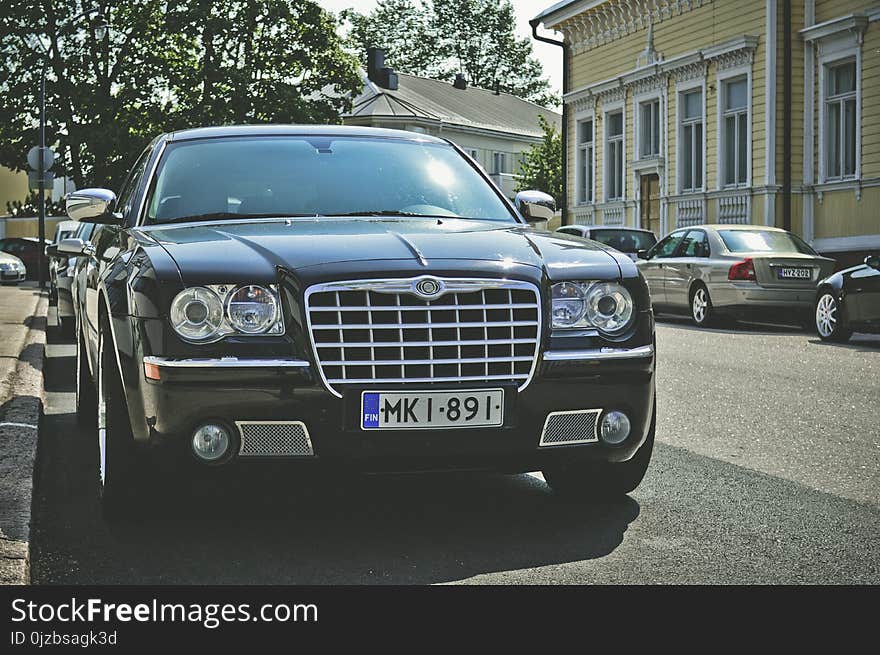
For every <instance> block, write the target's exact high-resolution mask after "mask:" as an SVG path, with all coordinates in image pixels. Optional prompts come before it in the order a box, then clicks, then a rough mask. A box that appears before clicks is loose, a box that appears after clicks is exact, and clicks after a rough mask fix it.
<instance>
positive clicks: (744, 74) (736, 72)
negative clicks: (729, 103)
mask: <svg viewBox="0 0 880 655" xmlns="http://www.w3.org/2000/svg"><path fill="white" fill-rule="evenodd" d="M738 78H745V80H746V93H747V96H746V135H747V137H748V142H747V143H746V159H747V161H746V181H745V182H740V183H738V184H725V183H724V173H725V172H726V171H725V170H724V162H725V161H726V159H725V156H724V155H725V153H724V147H725V145H726V144H725V143H724V114H725V110H724V92H725V89H724V87H725V84H727V83H728V82H736V81H738ZM715 88H716V89H717V90H718V96H717V97H718V102H717V103H716V105H717V106H718V125H717V141H716V143H717V144H718V170H717V178H718V179H717V182H716V185H717V187H718V188H719V189H743V188H747V187H750V186H752V141H754V134H753V132H752V67H751V66H738V67H736V68H731V69H728V70H724V71H721V72H719V73H718V75H717V78H716V85H715ZM703 104H704V105H705V100H704V101H703ZM704 111H705V107H704ZM703 132H704V134H705V129H704V130H703ZM703 170H704V171H705V169H703ZM703 177H705V173H704V175H703Z"/></svg>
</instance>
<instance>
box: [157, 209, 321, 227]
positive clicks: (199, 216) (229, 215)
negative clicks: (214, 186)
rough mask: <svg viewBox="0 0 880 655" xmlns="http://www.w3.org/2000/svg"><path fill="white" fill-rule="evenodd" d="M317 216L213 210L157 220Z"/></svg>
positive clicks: (163, 222) (165, 221)
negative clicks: (206, 212) (207, 212)
mask: <svg viewBox="0 0 880 655" xmlns="http://www.w3.org/2000/svg"><path fill="white" fill-rule="evenodd" d="M306 216H309V217H315V216H317V214H289V213H279V212H272V213H266V214H238V213H236V212H211V213H209V214H193V215H192V216H178V217H177V218H169V219H165V220H159V221H156V223H157V224H165V223H186V222H196V221H220V220H226V219H235V218H303V217H306Z"/></svg>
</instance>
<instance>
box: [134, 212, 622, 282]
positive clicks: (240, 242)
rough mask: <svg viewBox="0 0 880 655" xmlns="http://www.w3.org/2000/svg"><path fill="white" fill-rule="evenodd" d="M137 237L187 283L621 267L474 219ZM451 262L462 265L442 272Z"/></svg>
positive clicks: (603, 255) (607, 271)
mask: <svg viewBox="0 0 880 655" xmlns="http://www.w3.org/2000/svg"><path fill="white" fill-rule="evenodd" d="M137 231H138V232H140V233H141V234H143V235H144V236H147V237H148V238H150V239H152V240H154V241H155V242H156V243H158V244H159V245H161V246H162V247H163V248H164V249H165V250H166V251H167V252H168V254H169V255H170V256H171V257H172V258H173V259H174V261H175V262H176V263H177V266H178V268H179V269H180V275H181V278H182V279H183V281H184V282H185V283H187V284H193V283H204V282H205V280H214V281H216V282H218V283H219V282H224V281H228V282H233V281H240V280H242V279H249V280H251V279H252V280H255V281H256V280H258V279H262V280H271V279H275V277H276V275H277V269H278V268H284V269H287V270H293V271H302V270H303V269H307V268H309V267H317V266H323V267H324V268H327V266H328V265H333V264H338V266H337V267H336V268H345V265H344V263H346V262H368V261H369V262H374V261H375V262H379V261H385V262H388V261H395V262H404V263H406V265H407V266H408V264H409V263H411V270H412V271H413V272H419V271H424V272H428V271H430V270H431V269H432V268H435V267H436V268H445V269H450V268H466V267H467V264H466V262H468V261H471V262H473V261H481V262H499V263H502V264H503V263H508V264H511V265H513V264H518V265H526V266H531V267H535V268H537V269H541V270H542V271H543V272H544V273H545V274H546V276H547V277H548V278H550V279H551V280H553V279H577V278H592V279H614V278H618V277H620V276H621V268H620V267H621V262H627V263H628V260H627V258H626V256H625V255H622V254H620V253H612V252H611V251H610V249H609V248H607V247H605V246H602V245H601V244H597V243H594V242H588V241H584V240H582V239H577V238H572V237H568V236H566V235H559V234H555V233H552V232H545V231H540V230H535V229H532V228H530V227H527V226H524V225H514V224H504V225H499V224H498V223H496V222H490V221H476V220H460V219H459V220H456V219H443V220H442V221H441V220H436V219H434V220H430V221H426V220H396V219H395V220H388V219H380V218H372V219H367V218H359V219H348V218H346V219H335V218H320V219H300V218H296V219H278V220H276V219H269V220H265V219H258V220H251V221H248V222H238V221H230V220H226V221H215V222H211V223H189V224H187V223H183V224H174V225H156V226H148V227H141V228H137ZM453 261H455V262H463V264H459V265H457V266H450V264H449V262H453ZM624 265H625V264H624ZM361 268H362V267H361Z"/></svg>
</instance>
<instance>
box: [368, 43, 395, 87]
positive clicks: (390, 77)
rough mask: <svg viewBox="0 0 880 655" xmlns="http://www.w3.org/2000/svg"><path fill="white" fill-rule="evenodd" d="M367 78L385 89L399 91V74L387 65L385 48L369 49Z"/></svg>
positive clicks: (371, 47)
mask: <svg viewBox="0 0 880 655" xmlns="http://www.w3.org/2000/svg"><path fill="white" fill-rule="evenodd" d="M367 77H368V78H370V81H371V82H374V83H375V84H378V85H379V86H380V87H382V88H383V89H388V90H389V91H396V90H397V73H395V72H394V69H393V68H389V67H388V66H386V65H385V48H375V47H373V46H370V47H369V48H367Z"/></svg>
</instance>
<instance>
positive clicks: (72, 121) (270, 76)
mask: <svg viewBox="0 0 880 655" xmlns="http://www.w3.org/2000/svg"><path fill="white" fill-rule="evenodd" d="M4 4H5V5H6V8H4V11H3V13H2V15H0V54H2V56H3V58H4V63H3V64H0V93H2V95H3V98H4V101H3V103H2V104H0V165H4V166H8V167H11V168H15V169H19V170H21V169H23V168H25V166H26V163H25V155H26V153H27V150H28V148H29V147H30V146H32V145H34V144H35V143H37V138H38V133H37V121H38V116H39V115H38V109H37V108H38V100H39V79H40V69H41V66H42V63H43V62H44V61H46V62H47V80H46V122H47V143H49V144H55V145H56V147H57V148H60V151H61V153H62V162H63V165H64V167H65V169H66V170H63V171H62V170H59V166H57V165H56V169H55V170H56V174H62V173H66V174H69V175H71V176H72V177H73V180H74V182H75V184H76V186H77V187H82V186H86V185H99V186H109V187H111V188H114V187H115V186H118V184H119V183H120V182H121V178H122V177H123V176H124V175H125V173H126V172H127V170H128V168H129V167H130V166H131V164H132V163H133V160H134V159H135V158H136V157H137V156H138V154H139V153H140V151H141V150H142V149H143V147H144V146H145V145H146V144H147V142H148V141H149V140H150V138H151V137H153V136H155V135H156V134H158V133H160V132H165V131H169V130H175V129H181V128H186V127H195V126H201V125H210V124H230V123H262V122H307V123H328V122H338V121H339V115H340V113H341V112H343V111H345V110H346V109H347V108H348V106H349V103H350V99H349V98H350V96H349V95H348V94H350V93H353V92H356V91H357V90H358V88H359V86H360V81H359V79H358V76H357V69H356V61H355V60H354V58H353V57H351V56H350V55H349V54H347V53H346V52H345V51H344V50H343V48H342V43H341V41H340V39H339V37H338V36H337V34H336V27H337V24H336V21H335V19H334V18H333V17H332V16H331V15H329V14H328V13H327V12H325V11H324V10H322V9H321V8H320V7H319V6H318V5H317V4H316V3H315V2H313V1H311V0H227V1H226V2H222V3H218V2H213V1H211V0H134V1H132V0H112V1H111V0H98V3H97V4H96V5H93V4H91V3H90V2H89V1H88V0H83V1H80V0H6V2H5V3H4ZM92 6H98V7H99V8H100V9H101V11H102V13H103V14H104V16H105V17H106V18H107V19H108V21H109V23H110V26H111V28H110V30H109V31H108V34H107V36H106V37H105V38H104V39H103V40H101V41H98V40H97V39H96V37H95V34H94V33H93V31H92V30H91V29H89V19H88V18H80V19H78V20H75V21H74V20H72V19H73V17H75V16H76V15H77V14H79V13H80V12H81V11H83V10H84V9H87V8H90V7H92ZM23 37H30V38H23ZM34 37H39V38H40V39H41V40H42V42H43V43H44V44H45V45H46V46H47V47H48V52H49V56H48V57H44V56H43V55H42V52H41V50H40V48H39V47H38V45H37V44H36V43H35V41H34Z"/></svg>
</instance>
